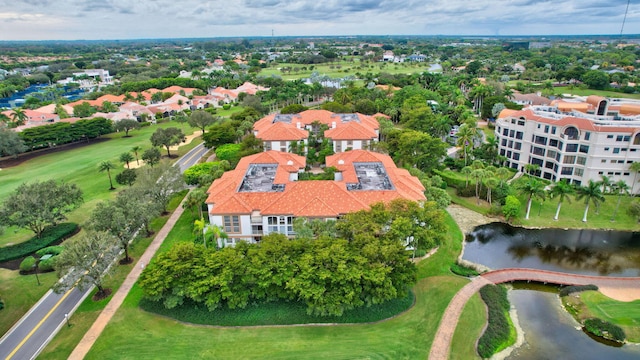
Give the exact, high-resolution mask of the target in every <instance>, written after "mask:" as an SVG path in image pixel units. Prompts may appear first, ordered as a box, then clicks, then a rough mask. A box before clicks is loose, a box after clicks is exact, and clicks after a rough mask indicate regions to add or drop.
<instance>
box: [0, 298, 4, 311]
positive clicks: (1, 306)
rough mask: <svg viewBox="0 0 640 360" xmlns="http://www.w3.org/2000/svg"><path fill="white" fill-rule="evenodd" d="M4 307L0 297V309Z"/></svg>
mask: <svg viewBox="0 0 640 360" xmlns="http://www.w3.org/2000/svg"><path fill="white" fill-rule="evenodd" d="M2 309H4V300H2V298H0V310H2Z"/></svg>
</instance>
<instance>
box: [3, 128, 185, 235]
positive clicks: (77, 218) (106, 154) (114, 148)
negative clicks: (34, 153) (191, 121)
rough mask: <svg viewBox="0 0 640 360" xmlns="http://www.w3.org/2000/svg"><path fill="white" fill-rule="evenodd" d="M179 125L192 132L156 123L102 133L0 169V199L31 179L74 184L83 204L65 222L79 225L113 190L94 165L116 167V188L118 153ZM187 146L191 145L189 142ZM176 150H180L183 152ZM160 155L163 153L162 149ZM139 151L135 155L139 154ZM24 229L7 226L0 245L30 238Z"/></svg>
mask: <svg viewBox="0 0 640 360" xmlns="http://www.w3.org/2000/svg"><path fill="white" fill-rule="evenodd" d="M172 126H175V127H179V128H181V129H182V131H183V132H184V133H186V134H191V133H193V129H192V128H191V127H189V126H188V125H186V124H178V123H175V122H167V123H162V124H158V125H152V126H149V127H144V128H141V129H139V130H136V131H132V132H131V133H130V134H131V135H132V136H131V137H123V135H124V134H123V133H114V134H109V135H106V136H104V138H105V139H109V140H106V141H101V142H97V143H93V144H90V145H87V146H83V147H79V148H75V149H70V150H65V151H60V152H56V153H50V154H46V155H41V156H38V157H35V158H33V159H31V160H28V161H25V162H23V163H22V164H20V165H18V166H14V167H10V168H5V169H2V171H0V183H1V184H2V186H0V202H1V201H2V200H3V199H5V198H6V197H7V196H8V195H9V193H11V192H12V191H13V190H14V189H15V188H17V187H18V186H19V185H20V184H22V183H23V182H28V181H34V180H40V181H43V180H49V179H56V180H58V181H66V182H70V183H75V184H77V185H78V187H80V189H81V190H82V192H83V194H84V201H85V202H84V204H82V205H81V206H80V207H79V208H78V209H76V210H74V211H73V212H71V213H70V214H69V215H68V218H69V221H71V222H76V223H78V224H82V223H83V222H84V221H85V220H86V219H87V217H88V216H89V214H90V213H91V210H92V209H93V208H94V207H95V205H96V204H97V203H98V202H99V201H102V200H106V199H110V198H112V197H113V196H114V195H115V192H114V191H109V179H108V177H107V174H106V173H100V172H98V164H99V163H100V162H101V161H105V160H108V161H111V162H112V163H113V164H114V165H116V166H117V167H118V168H117V169H115V170H113V171H112V172H111V176H112V178H114V180H113V183H114V186H116V187H117V188H121V186H120V185H118V184H116V182H115V175H116V174H118V173H119V172H120V169H124V165H123V164H122V163H121V162H120V161H119V156H120V154H122V153H123V152H126V151H129V150H131V148H132V147H134V146H141V147H142V148H143V149H148V148H150V147H151V142H150V141H149V138H150V137H151V134H152V133H153V132H154V131H155V130H156V129H157V128H158V127H162V128H166V127H172ZM190 146H191V147H192V146H194V145H192V144H190ZM184 148H185V149H180V151H178V153H180V152H181V151H186V149H187V148H188V146H185V147H184ZM162 154H165V152H164V151H163V152H162ZM140 155H142V154H138V156H140ZM30 234H31V233H30V232H28V231H18V232H15V231H14V228H9V229H7V231H5V234H4V235H2V236H0V244H6V243H17V242H21V241H24V240H26V239H28V238H29V237H30Z"/></svg>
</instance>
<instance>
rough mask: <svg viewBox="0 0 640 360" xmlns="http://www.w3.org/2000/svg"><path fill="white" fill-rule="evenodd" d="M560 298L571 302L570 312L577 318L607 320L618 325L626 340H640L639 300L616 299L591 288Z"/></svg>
mask: <svg viewBox="0 0 640 360" xmlns="http://www.w3.org/2000/svg"><path fill="white" fill-rule="evenodd" d="M562 299H563V302H565V303H567V302H569V303H570V304H572V307H573V309H572V311H571V312H572V313H574V314H576V315H574V316H577V318H578V319H580V320H583V319H587V318H592V317H595V318H599V319H602V320H605V321H608V322H610V323H612V324H615V325H618V326H620V327H621V328H622V329H623V330H624V332H625V334H626V335H627V339H628V341H631V342H640V300H636V301H630V302H623V301H617V300H613V299H611V298H609V297H607V296H605V295H603V294H602V293H600V292H598V291H593V290H590V291H583V292H581V293H576V294H571V295H569V296H566V297H563V298H562ZM573 310H575V311H573Z"/></svg>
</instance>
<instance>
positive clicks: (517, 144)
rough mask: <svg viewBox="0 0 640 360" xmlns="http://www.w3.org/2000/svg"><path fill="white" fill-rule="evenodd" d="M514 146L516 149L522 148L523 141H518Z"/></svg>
mask: <svg viewBox="0 0 640 360" xmlns="http://www.w3.org/2000/svg"><path fill="white" fill-rule="evenodd" d="M513 148H514V149H516V150H520V149H522V143H519V142H516V143H515V144H514V146H513Z"/></svg>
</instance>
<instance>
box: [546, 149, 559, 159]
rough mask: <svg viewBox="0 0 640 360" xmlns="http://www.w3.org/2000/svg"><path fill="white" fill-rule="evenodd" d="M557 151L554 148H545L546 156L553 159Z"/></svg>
mask: <svg viewBox="0 0 640 360" xmlns="http://www.w3.org/2000/svg"><path fill="white" fill-rule="evenodd" d="M556 154H557V152H556V151H555V150H547V157H549V158H552V159H555V158H556Z"/></svg>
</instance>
